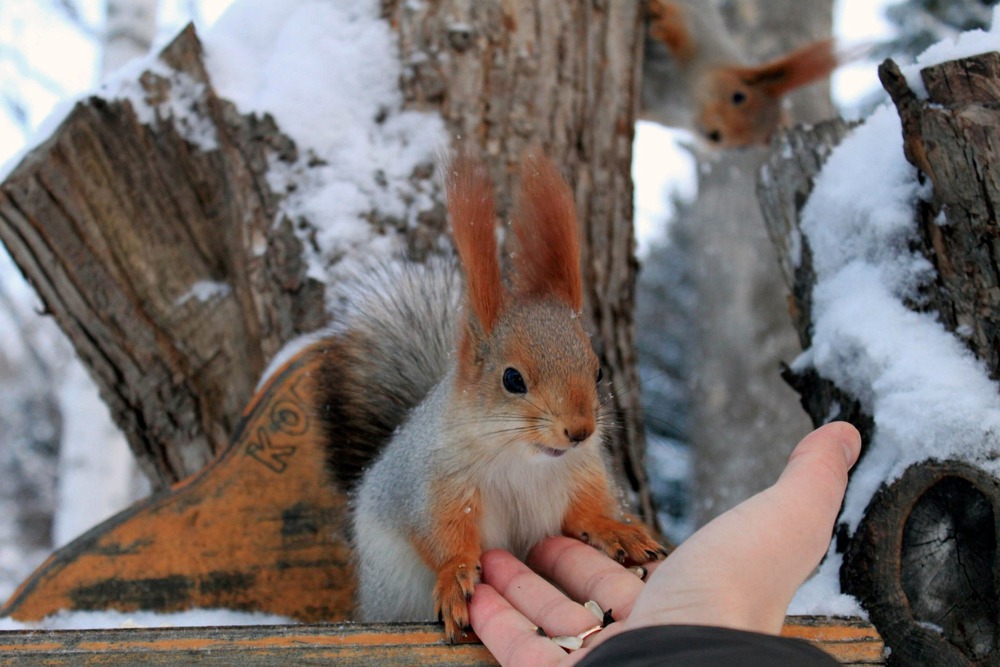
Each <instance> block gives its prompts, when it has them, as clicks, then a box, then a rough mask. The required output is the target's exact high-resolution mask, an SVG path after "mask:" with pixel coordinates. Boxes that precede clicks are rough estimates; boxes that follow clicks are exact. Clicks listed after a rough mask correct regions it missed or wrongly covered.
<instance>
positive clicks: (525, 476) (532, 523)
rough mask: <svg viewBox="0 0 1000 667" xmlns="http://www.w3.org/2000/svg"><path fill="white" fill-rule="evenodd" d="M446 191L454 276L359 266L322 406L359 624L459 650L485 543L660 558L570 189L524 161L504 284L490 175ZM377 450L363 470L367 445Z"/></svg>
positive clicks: (479, 167) (465, 172) (423, 268)
mask: <svg viewBox="0 0 1000 667" xmlns="http://www.w3.org/2000/svg"><path fill="white" fill-rule="evenodd" d="M446 194H447V209H448V213H449V217H450V221H451V229H452V237H453V240H454V245H455V248H456V250H457V254H458V259H459V263H458V265H457V266H456V264H455V263H454V262H448V261H434V262H430V263H428V264H425V265H420V264H415V263H406V262H404V263H401V264H397V265H394V266H383V267H381V268H378V269H374V270H371V271H364V272H362V273H361V274H360V275H359V276H358V279H357V280H356V281H354V283H353V285H352V286H351V287H350V288H349V289H347V290H346V291H345V297H344V299H343V301H344V303H345V304H346V306H345V308H344V312H343V313H342V314H341V318H340V320H341V321H340V322H339V323H338V324H337V325H336V327H335V328H334V329H333V331H332V333H331V334H329V335H327V336H326V337H324V338H322V339H320V340H319V342H318V343H316V344H315V347H314V349H315V351H316V353H318V354H322V355H324V356H325V357H326V358H327V360H328V363H327V364H326V367H325V370H324V371H323V373H322V376H323V377H322V378H320V385H321V387H322V389H321V395H323V396H324V399H323V405H322V406H320V407H321V410H323V411H324V413H325V415H326V419H327V423H328V424H329V427H330V429H331V437H332V438H333V439H336V440H337V441H338V446H337V447H333V448H331V456H332V457H333V459H334V460H331V464H332V467H333V468H334V469H335V471H337V472H338V474H339V475H340V476H341V477H342V478H343V479H345V480H347V479H351V478H352V477H353V478H356V477H357V475H358V474H359V472H360V482H359V483H358V485H357V488H356V492H355V494H354V498H353V505H354V506H353V535H354V540H355V547H356V561H355V562H356V569H357V574H358V591H357V614H356V616H357V618H358V620H363V621H432V620H435V619H437V618H439V617H440V618H441V619H442V620H443V621H444V626H445V632H446V635H447V637H448V638H449V639H450V640H452V641H454V640H455V639H456V638H458V637H459V636H460V635H461V634H462V632H463V631H464V629H465V628H467V626H468V624H469V612H468V602H469V600H470V599H471V596H472V593H473V590H474V588H475V585H476V583H477V582H478V581H479V576H480V562H479V560H480V555H481V554H482V553H483V552H484V551H485V550H487V549H492V548H504V549H508V550H510V551H512V552H513V553H514V554H516V555H518V556H519V557H522V558H523V557H524V556H525V555H526V554H527V552H528V550H529V549H530V548H531V547H532V546H533V545H534V544H535V543H536V542H538V541H539V540H541V539H542V538H544V537H546V536H551V535H559V534H562V535H568V536H571V537H575V538H578V539H581V540H583V541H585V542H588V543H589V544H591V545H593V546H594V547H596V548H597V549H599V550H601V551H603V552H604V553H606V554H608V555H609V556H611V557H613V558H616V559H618V560H619V561H629V562H634V563H644V562H648V561H651V560H658V559H660V558H662V557H664V556H665V555H666V550H665V549H664V548H663V547H662V546H661V545H660V544H659V543H658V542H657V541H656V539H654V537H653V536H652V534H651V533H650V532H649V530H648V529H647V528H646V527H645V526H644V525H643V524H642V523H641V522H639V521H633V520H632V519H631V518H630V517H628V516H626V515H625V514H624V513H623V512H622V508H621V506H620V497H619V493H618V491H617V489H616V487H615V484H614V482H613V481H612V476H611V473H610V472H609V469H608V466H607V464H606V462H605V459H604V456H605V455H604V452H603V438H604V436H605V434H606V424H607V417H606V415H605V413H604V406H605V403H606V400H605V398H606V396H602V392H603V391H604V387H603V385H602V375H601V370H600V366H599V363H598V358H597V356H596V355H595V353H594V351H593V349H592V347H591V342H590V338H589V337H588V335H587V333H586V332H585V331H584V329H583V326H582V325H581V311H582V307H583V285H582V278H581V272H580V265H579V263H580V252H579V237H578V234H579V232H578V227H577V219H576V213H575V209H574V204H573V195H572V193H571V192H570V189H569V187H568V186H567V184H566V183H565V181H564V180H563V179H562V177H561V176H560V175H559V173H558V171H557V169H556V167H555V166H554V165H553V164H552V163H551V162H550V161H549V160H547V159H546V158H544V157H541V156H539V155H529V156H528V157H526V158H525V159H524V161H523V163H522V171H521V183H520V191H519V195H518V199H517V204H516V208H515V211H514V214H513V220H512V228H513V231H514V234H515V239H516V247H517V249H516V251H515V252H514V253H512V254H511V256H510V265H511V268H512V271H511V275H510V276H508V279H509V280H505V277H504V275H503V272H502V269H501V261H500V257H499V255H498V247H497V241H496V229H495V218H496V211H495V208H494V191H493V186H492V182H491V181H490V178H489V176H488V173H487V170H486V168H485V166H483V164H482V163H480V162H477V161H476V160H473V159H471V158H469V157H459V158H457V159H456V160H455V161H454V162H453V163H452V164H451V166H450V168H449V170H448V174H447V178H446ZM379 440H386V442H385V443H384V446H383V447H382V449H381V452H380V453H379V454H378V456H377V458H376V459H375V460H374V463H372V464H371V465H370V466H367V467H366V466H365V463H364V457H365V455H366V454H365V452H364V451H363V450H366V449H370V448H371V447H372V446H373V445H372V443H373V442H376V441H379ZM341 445H344V446H343V447H341ZM344 450H346V452H344ZM345 456H346V457H347V459H351V458H352V457H353V460H348V461H345V460H343V457H345Z"/></svg>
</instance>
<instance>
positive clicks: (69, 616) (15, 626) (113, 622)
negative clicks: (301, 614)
mask: <svg viewBox="0 0 1000 667" xmlns="http://www.w3.org/2000/svg"><path fill="white" fill-rule="evenodd" d="M293 622H294V621H292V620H290V619H288V618H286V617H284V616H275V615H273V614H261V613H254V612H241V611H231V610H229V609H193V610H190V611H181V612H175V613H169V614H157V613H153V612H149V611H134V612H118V611H74V612H59V613H58V614H53V615H52V616H49V617H47V618H45V619H43V620H42V621H40V622H37V623H31V622H20V621H15V620H14V619H12V618H3V617H0V632H2V631H4V630H93V629H100V628H193V627H218V626H223V625H287V624H289V623H293Z"/></svg>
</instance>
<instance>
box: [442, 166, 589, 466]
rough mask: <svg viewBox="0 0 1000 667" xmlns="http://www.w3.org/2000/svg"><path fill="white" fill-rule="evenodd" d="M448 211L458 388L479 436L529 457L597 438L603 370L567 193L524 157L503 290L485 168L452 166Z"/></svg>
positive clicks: (550, 172)
mask: <svg viewBox="0 0 1000 667" xmlns="http://www.w3.org/2000/svg"><path fill="white" fill-rule="evenodd" d="M448 211H449V214H450V217H451V224H452V234H453V237H454V240H455V247H456V249H457V250H458V254H459V257H460V259H461V262H462V266H463V270H464V274H465V280H466V308H465V318H466V321H465V323H464V327H463V329H462V332H461V342H460V345H459V358H458V372H457V376H456V382H457V383H458V387H457V391H458V395H459V396H461V400H463V402H466V403H467V404H468V407H470V408H471V412H472V413H473V414H475V415H476V418H477V419H479V423H478V424H477V426H478V428H479V429H480V430H481V431H482V432H487V433H493V434H495V435H496V436H497V439H498V440H499V442H501V443H502V444H504V445H507V444H509V445H511V446H522V447H524V448H525V449H526V451H527V453H528V454H529V455H532V456H534V455H538V456H540V457H559V456H561V455H562V454H564V453H565V452H567V451H570V450H572V449H573V448H575V447H577V446H578V445H581V444H583V443H587V442H592V441H597V440H599V438H600V435H599V431H600V406H601V401H600V397H599V395H598V383H599V382H600V379H601V371H600V364H599V362H598V359H597V355H595V354H594V351H593V348H592V347H591V344H590V338H589V336H587V334H586V332H585V331H584V329H583V326H582V324H581V317H580V315H581V311H582V309H583V282H582V278H581V275H580V242H579V230H578V228H577V220H576V211H575V206H574V204H573V195H572V193H571V192H570V189H569V186H567V185H566V182H565V181H564V180H563V179H562V177H561V176H560V175H559V172H558V171H557V170H556V168H555V166H554V165H553V164H552V163H551V162H550V161H549V160H547V159H546V158H544V157H541V156H538V155H535V154H529V155H528V156H527V157H526V158H525V160H524V161H523V162H522V168H521V186H520V191H519V194H518V198H517V205H516V208H515V212H514V215H513V219H512V226H513V230H514V233H515V238H516V250H515V252H514V253H513V254H512V256H511V269H512V275H511V280H510V286H509V287H508V286H507V285H506V284H505V283H504V281H503V278H502V275H501V269H500V262H499V258H498V255H497V241H496V234H495V225H494V221H495V217H496V213H495V208H494V198H493V186H492V183H491V181H490V179H489V176H488V174H487V172H486V169H485V167H484V166H483V165H482V164H481V163H478V162H475V161H473V160H471V159H469V158H467V157H461V158H458V159H457V160H456V161H455V162H453V164H452V166H451V168H450V173H449V178H448Z"/></svg>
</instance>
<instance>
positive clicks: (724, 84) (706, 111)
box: [695, 40, 838, 146]
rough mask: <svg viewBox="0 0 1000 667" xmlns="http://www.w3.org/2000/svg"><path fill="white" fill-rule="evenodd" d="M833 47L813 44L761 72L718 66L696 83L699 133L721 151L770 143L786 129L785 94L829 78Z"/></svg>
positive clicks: (833, 63) (827, 42)
mask: <svg viewBox="0 0 1000 667" xmlns="http://www.w3.org/2000/svg"><path fill="white" fill-rule="evenodd" d="M837 62H838V61H837V57H836V55H835V54H834V51H833V42H832V41H830V40H823V41H821V42H815V43H813V44H809V45H807V46H804V47H802V48H800V49H797V50H795V51H793V52H792V53H789V54H788V55H786V56H783V57H781V58H778V59H776V60H773V61H771V62H768V63H765V64H763V65H759V66H757V67H743V66H731V67H715V68H712V69H711V70H709V71H708V72H707V73H706V75H705V76H704V77H702V78H701V80H700V81H699V83H698V89H697V90H696V91H695V96H696V99H697V104H698V114H697V118H696V124H697V125H698V129H699V130H700V131H701V132H702V133H703V134H704V135H705V136H706V137H708V138H709V140H711V141H712V142H714V143H717V144H719V145H722V146H748V145H751V144H765V143H767V142H768V141H769V140H770V138H771V135H772V134H774V131H775V130H777V129H778V127H780V126H781V125H783V124H785V122H786V119H785V114H784V112H783V110H782V107H781V104H782V101H781V98H782V96H783V95H785V94H787V93H789V92H791V91H792V90H795V89H796V88H799V87H801V86H804V85H807V84H810V83H813V82H815V81H817V80H819V79H822V78H825V77H827V76H829V74H830V73H831V72H832V71H833V70H834V69H835V68H836V66H837Z"/></svg>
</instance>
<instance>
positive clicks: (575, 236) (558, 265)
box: [513, 151, 583, 311]
mask: <svg viewBox="0 0 1000 667" xmlns="http://www.w3.org/2000/svg"><path fill="white" fill-rule="evenodd" d="M513 226H514V234H515V235H516V237H517V252H516V253H515V255H514V257H513V262H514V266H515V284H516V287H517V289H518V291H519V292H521V293H524V294H531V295H537V296H555V297H557V298H559V299H561V300H562V301H564V302H565V303H566V304H568V305H569V306H570V307H571V308H572V309H573V310H574V311H580V310H582V309H583V280H582V278H581V276H580V231H579V229H578V227H577V220H576V206H575V205H574V203H573V193H572V192H571V191H570V189H569V186H568V185H567V184H566V181H564V180H563V178H562V176H561V175H560V174H559V171H558V170H557V169H556V167H555V165H553V164H552V162H551V161H550V160H549V159H548V158H547V157H545V156H544V155H542V154H541V153H540V152H537V151H529V152H528V153H527V154H526V155H525V157H524V159H523V160H522V162H521V189H520V191H519V195H518V200H517V207H516V209H515V210H514V220H513Z"/></svg>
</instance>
